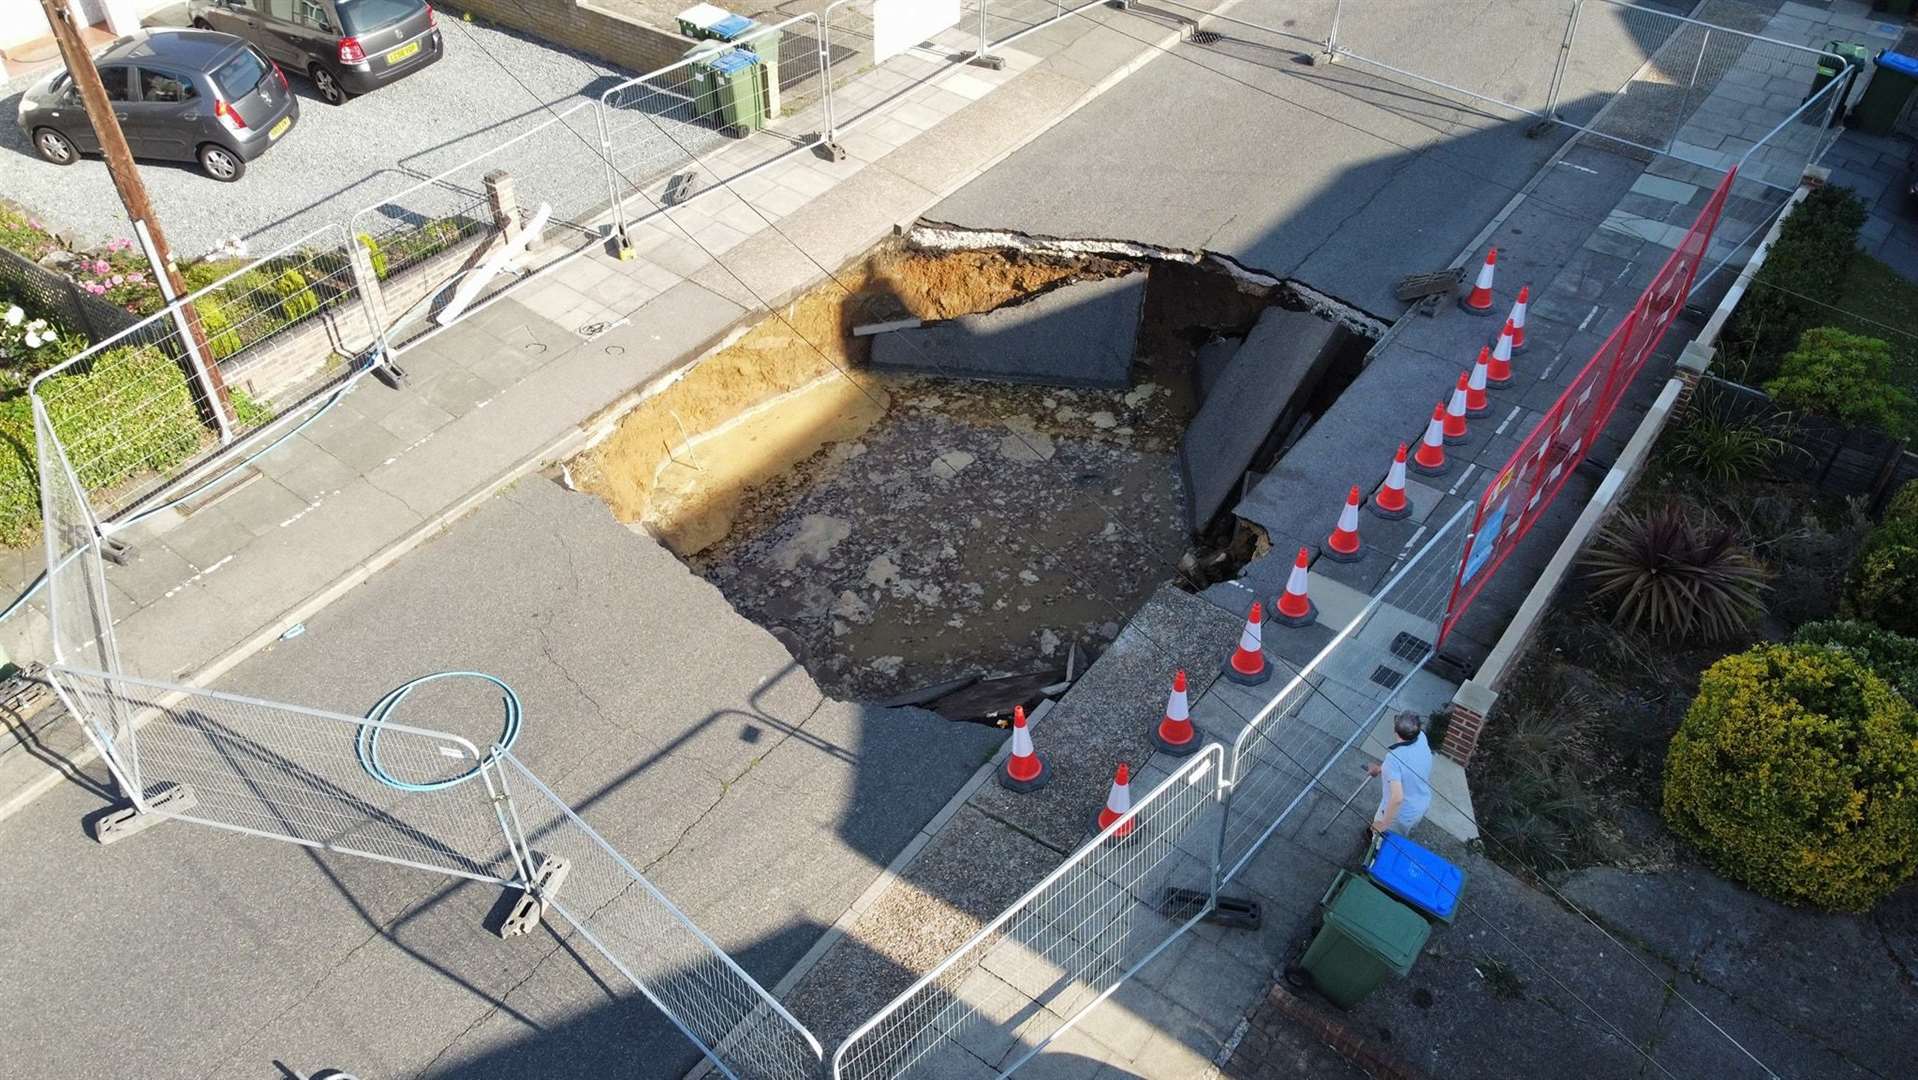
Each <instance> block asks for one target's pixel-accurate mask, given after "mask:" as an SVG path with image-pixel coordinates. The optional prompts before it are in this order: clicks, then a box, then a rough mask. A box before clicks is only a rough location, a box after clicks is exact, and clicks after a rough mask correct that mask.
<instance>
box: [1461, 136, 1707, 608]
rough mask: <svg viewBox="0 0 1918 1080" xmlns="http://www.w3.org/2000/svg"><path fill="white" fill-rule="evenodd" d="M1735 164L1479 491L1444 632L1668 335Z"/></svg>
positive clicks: (1588, 447) (1547, 500)
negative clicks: (1588, 356) (1623, 312)
mask: <svg viewBox="0 0 1918 1080" xmlns="http://www.w3.org/2000/svg"><path fill="white" fill-rule="evenodd" d="M1736 175H1737V174H1736V171H1734V172H1733V173H1731V174H1728V175H1727V176H1726V177H1725V179H1724V180H1723V181H1722V182H1721V183H1720V184H1719V185H1718V189H1717V191H1715V192H1714V193H1713V194H1712V197H1711V198H1710V200H1708V201H1707V202H1706V204H1705V207H1704V208H1703V209H1702V210H1700V211H1699V214H1698V219H1697V220H1696V221H1694V222H1693V223H1692V227H1691V228H1690V229H1689V230H1688V231H1687V232H1686V234H1685V236H1684V238H1683V239H1682V240H1681V241H1680V242H1679V245H1678V247H1677V248H1676V249H1675V250H1673V252H1672V254H1671V255H1670V257H1668V258H1667V259H1666V260H1665V263H1664V265H1663V266H1662V267H1660V268H1659V271H1658V273H1657V274H1656V275H1654V276H1653V278H1652V281H1651V283H1650V284H1649V285H1647V286H1646V287H1645V290H1644V291H1643V292H1642V293H1640V294H1639V297H1638V301H1637V303H1636V304H1634V305H1633V307H1632V310H1631V311H1630V312H1628V313H1627V314H1626V315H1625V318H1624V319H1623V320H1621V321H1620V322H1619V324H1618V325H1617V326H1616V327H1615V328H1613V330H1612V332H1611V334H1610V335H1609V336H1608V337H1607V338H1606V339H1605V343H1604V344H1602V345H1600V346H1599V348H1598V351H1597V353H1595V354H1594V355H1593V356H1592V358H1591V359H1590V360H1588V361H1587V362H1586V363H1585V366H1584V367H1583V368H1581V369H1579V372H1578V374H1577V375H1575V376H1573V378H1572V381H1571V384H1570V385H1568V386H1567V387H1566V388H1565V390H1564V392H1563V393H1561V394H1560V395H1559V397H1558V399H1557V400H1556V401H1554V402H1553V403H1552V407H1551V408H1550V409H1547V410H1546V412H1545V415H1544V416H1543V417H1541V418H1540V419H1539V421H1538V423H1537V424H1536V425H1534V426H1533V428H1532V430H1531V431H1530V432H1528V433H1527V434H1526V436H1525V438H1524V439H1523V440H1522V441H1521V442H1520V443H1519V445H1518V448H1517V449H1516V450H1514V451H1513V452H1512V456H1511V458H1510V459H1509V460H1508V461H1507V462H1506V464H1505V466H1504V468H1502V469H1500V470H1499V472H1498V475H1497V476H1496V478H1494V479H1493V480H1492V482H1491V483H1490V484H1488V485H1487V486H1486V488H1485V490H1484V492H1483V493H1482V494H1480V495H1479V497H1478V499H1477V501H1476V503H1475V509H1474V511H1473V518H1472V527H1471V531H1470V534H1469V536H1468V538H1467V540H1466V544H1465V550H1464V553H1463V555H1462V556H1461V558H1460V559H1459V560H1458V563H1457V574H1456V579H1455V581H1454V583H1453V585H1452V590H1451V596H1450V598H1449V600H1448V602H1447V604H1446V609H1445V621H1444V624H1443V626H1442V628H1441V629H1440V633H1439V640H1440V641H1443V640H1444V638H1445V636H1446V635H1448V634H1450V633H1451V631H1452V627H1454V626H1456V625H1457V624H1458V620H1459V619H1460V618H1461V617H1462V616H1463V615H1464V614H1465V611H1466V609H1468V608H1469V607H1471V605H1472V601H1473V600H1474V599H1476V598H1477V596H1478V594H1479V592H1480V591H1482V590H1483V589H1484V588H1485V585H1486V583H1487V582H1489V581H1490V580H1491V579H1492V578H1493V576H1494V575H1496V574H1497V573H1498V568H1499V567H1500V565H1502V564H1503V563H1504V562H1505V559H1506V558H1507V557H1508V556H1509V555H1511V553H1512V550H1513V549H1514V548H1516V547H1517V546H1518V543H1519V541H1520V540H1523V539H1524V538H1525V534H1526V533H1527V532H1529V531H1530V530H1531V528H1532V526H1533V525H1534V524H1535V523H1536V522H1537V521H1538V519H1539V517H1540V516H1542V515H1543V514H1544V513H1545V511H1546V510H1547V509H1548V508H1550V507H1551V505H1552V500H1553V499H1555V498H1556V497H1557V496H1558V493H1559V490H1560V489H1561V488H1563V487H1564V486H1565V482H1566V481H1567V480H1569V479H1570V478H1571V474H1572V470H1574V469H1576V468H1577V467H1578V464H1579V462H1581V461H1583V460H1585V455H1586V454H1587V453H1589V452H1590V451H1591V448H1592V444H1593V443H1594V442H1595V441H1596V440H1597V439H1598V437H1599V435H1600V434H1601V433H1602V432H1603V431H1604V430H1605V425H1606V423H1607V422H1609V421H1610V420H1611V418H1612V413H1613V411H1614V410H1615V409H1616V408H1617V407H1618V403H1619V402H1620V401H1622V400H1623V399H1624V397H1625V394H1626V392H1627V391H1628V390H1629V389H1630V388H1631V385H1632V381H1633V380H1634V379H1636V378H1637V377H1638V373H1639V372H1640V371H1642V370H1643V369H1644V367H1645V363H1646V361H1648V360H1649V359H1651V356H1652V354H1653V353H1654V352H1655V351H1656V350H1657V348H1658V345H1659V343H1660V342H1661V341H1663V340H1664V337H1665V332H1666V330H1668V329H1670V327H1671V324H1672V322H1673V321H1674V320H1676V319H1677V318H1678V313H1679V311H1680V310H1682V309H1683V308H1684V306H1685V300H1686V298H1687V297H1688V296H1689V295H1690V294H1691V288H1692V283H1693V280H1694V279H1695V278H1696V276H1697V275H1698V274H1699V272H1700V270H1701V268H1702V267H1703V265H1704V264H1705V256H1706V253H1707V251H1708V250H1709V249H1710V247H1711V239H1712V233H1713V231H1714V230H1715V229H1716V228H1717V225H1718V220H1719V216H1720V215H1721V214H1722V213H1723V211H1724V207H1725V199H1726V195H1727V193H1728V192H1729V191H1730V190H1731V186H1732V181H1733V179H1734V177H1735V176H1736Z"/></svg>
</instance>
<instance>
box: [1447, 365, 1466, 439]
mask: <svg viewBox="0 0 1918 1080" xmlns="http://www.w3.org/2000/svg"><path fill="white" fill-rule="evenodd" d="M1467 383H1468V380H1467V378H1466V375H1465V373H1464V372H1463V371H1461V372H1459V373H1458V385H1457V386H1455V387H1453V388H1452V399H1451V400H1450V401H1447V402H1446V403H1445V421H1444V423H1443V424H1442V425H1441V428H1440V430H1441V431H1443V432H1444V436H1445V441H1446V442H1447V443H1448V444H1450V445H1452V446H1457V445H1458V444H1459V443H1462V442H1465V441H1467V440H1468V439H1469V438H1470V433H1469V431H1468V429H1467V428H1466V426H1465V393H1466V386H1467Z"/></svg>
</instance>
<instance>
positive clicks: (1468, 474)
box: [1446, 461, 1478, 495]
mask: <svg viewBox="0 0 1918 1080" xmlns="http://www.w3.org/2000/svg"><path fill="white" fill-rule="evenodd" d="M1477 469H1478V462H1476V461H1474V462H1472V463H1471V464H1470V465H1467V466H1466V467H1465V471H1464V472H1462V473H1459V474H1458V483H1456V484H1453V485H1452V487H1451V489H1450V490H1448V491H1446V494H1447V495H1457V494H1458V489H1459V488H1462V487H1464V486H1465V482H1466V481H1467V480H1470V479H1471V478H1472V473H1473V472H1475V471H1476V470H1477Z"/></svg>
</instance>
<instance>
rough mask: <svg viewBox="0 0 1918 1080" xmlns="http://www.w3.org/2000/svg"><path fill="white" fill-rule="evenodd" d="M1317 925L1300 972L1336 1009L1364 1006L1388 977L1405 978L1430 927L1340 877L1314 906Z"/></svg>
mask: <svg viewBox="0 0 1918 1080" xmlns="http://www.w3.org/2000/svg"><path fill="white" fill-rule="evenodd" d="M1319 907H1320V915H1321V918H1322V920H1323V921H1322V922H1321V923H1320V925H1319V932H1318V934H1317V935H1316V936H1314V937H1313V939H1312V944H1310V945H1308V946H1307V947H1306V950H1305V957H1304V958H1303V959H1302V960H1300V961H1299V966H1300V967H1301V968H1303V969H1305V972H1306V973H1307V974H1308V975H1310V976H1311V977H1312V983H1313V985H1315V986H1317V987H1318V989H1319V992H1320V993H1321V994H1324V995H1325V996H1326V997H1328V998H1330V999H1331V1000H1332V1003H1333V1004H1334V1005H1337V1006H1338V1007H1339V1008H1341V1009H1350V1008H1352V1007H1353V1006H1355V1005H1357V1004H1358V1003H1359V1002H1361V1001H1364V1000H1365V999H1366V997H1367V996H1368V995H1370V994H1371V993H1372V991H1374V990H1377V989H1378V988H1379V987H1380V986H1381V985H1383V984H1384V982H1385V980H1386V979H1388V978H1390V977H1391V976H1393V975H1401V976H1403V975H1407V974H1410V973H1411V971H1412V962H1413V961H1415V960H1417V959H1418V955H1419V952H1420V951H1421V950H1423V949H1424V948H1425V940H1426V938H1427V937H1429V936H1430V935H1431V933H1432V924H1431V923H1429V922H1427V921H1426V920H1425V916H1423V915H1421V914H1419V913H1418V912H1417V911H1414V910H1412V909H1411V908H1409V907H1406V906H1405V905H1404V904H1401V903H1399V902H1398V901H1397V900H1394V899H1393V898H1392V897H1391V896H1390V895H1389V894H1387V893H1386V892H1385V891H1384V890H1382V889H1380V888H1379V887H1378V886H1376V885H1373V884H1372V883H1371V882H1369V881H1367V880H1365V879H1364V878H1362V877H1358V876H1356V875H1354V874H1352V873H1351V872H1349V871H1345V870H1341V871H1339V876H1338V877H1336V878H1333V879H1332V887H1331V888H1329V889H1327V890H1325V897H1324V898H1323V899H1322V900H1320V901H1319Z"/></svg>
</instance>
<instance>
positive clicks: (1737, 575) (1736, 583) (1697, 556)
mask: <svg viewBox="0 0 1918 1080" xmlns="http://www.w3.org/2000/svg"><path fill="white" fill-rule="evenodd" d="M1584 562H1585V565H1586V567H1587V569H1588V570H1589V572H1590V576H1591V579H1592V580H1593V581H1594V582H1595V583H1596V586H1597V587H1596V588H1594V589H1593V590H1592V596H1593V598H1595V599H1599V600H1611V601H1613V602H1615V603H1617V605H1618V608H1617V610H1616V611H1615V612H1614V613H1613V616H1612V622H1613V623H1614V624H1615V625H1618V626H1622V627H1625V628H1626V629H1628V630H1643V631H1645V632H1646V633H1648V634H1652V635H1654V636H1657V637H1662V638H1666V639H1670V640H1685V639H1693V640H1705V641H1715V640H1719V639H1723V638H1726V637H1730V636H1731V635H1733V634H1735V633H1737V632H1738V631H1740V630H1743V629H1744V628H1746V627H1747V626H1749V625H1750V624H1751V622H1752V620H1753V619H1756V618H1757V617H1758V616H1759V615H1761V614H1763V613H1764V610H1765V604H1764V600H1763V595H1762V594H1763V592H1764V590H1765V571H1764V568H1763V567H1762V566H1760V565H1759V563H1758V561H1757V560H1756V559H1754V558H1753V557H1752V554H1751V552H1749V551H1747V550H1746V549H1745V548H1744V547H1743V546H1742V545H1740V544H1739V543H1738V536H1737V533H1736V532H1735V531H1734V530H1733V529H1731V528H1730V527H1728V526H1726V525H1724V524H1722V523H1720V522H1719V521H1717V520H1715V519H1713V518H1711V517H1710V516H1709V515H1707V514H1705V513H1703V512H1702V511H1696V510H1692V509H1688V508H1687V507H1686V506H1685V505H1684V504H1683V503H1679V502H1670V503H1666V504H1665V505H1664V506H1661V507H1659V508H1657V509H1655V510H1653V511H1651V512H1650V513H1646V514H1634V513H1630V512H1621V513H1620V514H1619V515H1618V517H1617V518H1615V519H1614V520H1613V521H1612V523H1611V524H1610V525H1608V526H1606V527H1605V528H1604V529H1603V530H1602V531H1601V532H1600V533H1599V536H1598V542H1597V543H1596V544H1594V545H1593V547H1592V550H1591V551H1590V552H1589V553H1588V554H1587V555H1586V556H1585V559H1584Z"/></svg>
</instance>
